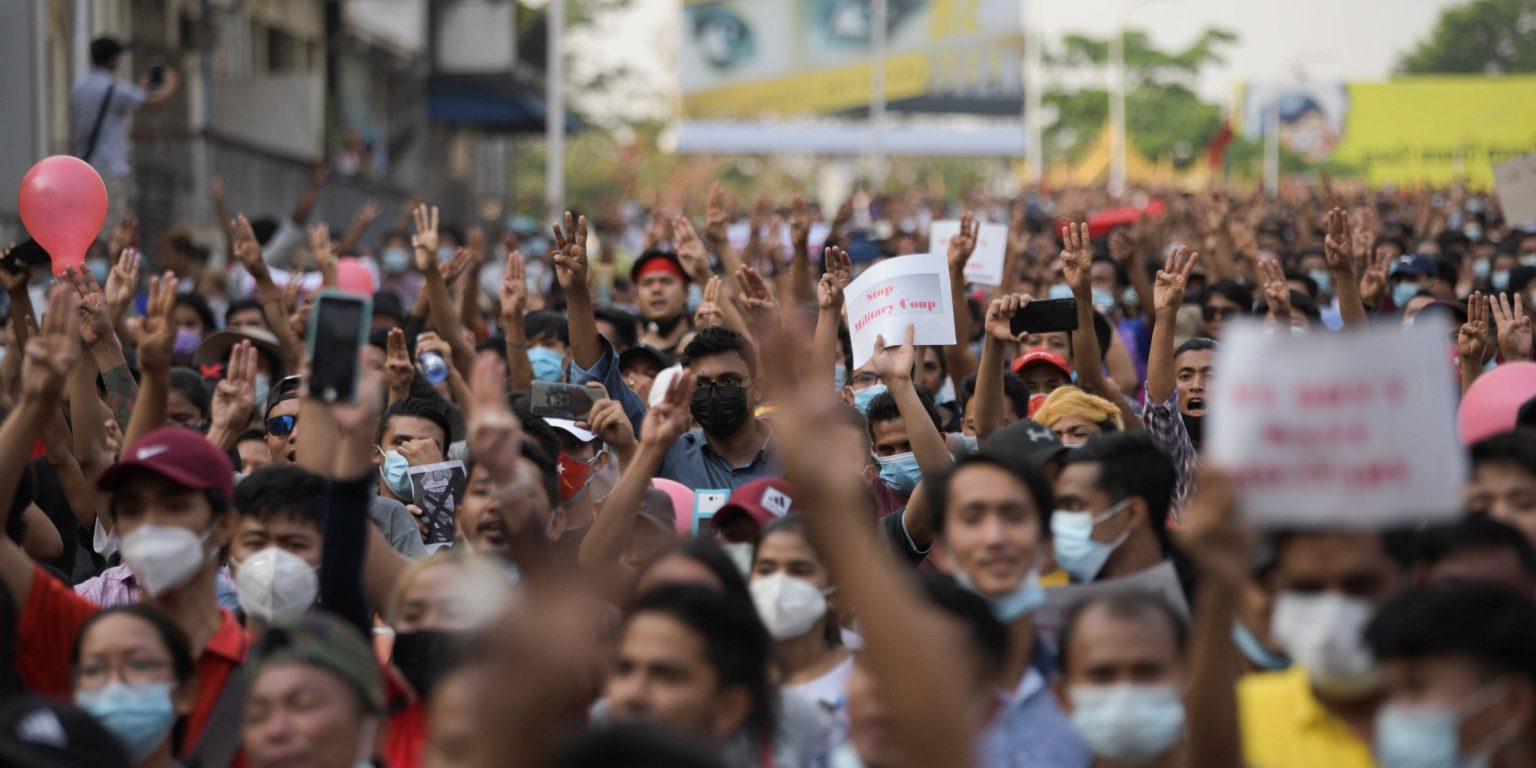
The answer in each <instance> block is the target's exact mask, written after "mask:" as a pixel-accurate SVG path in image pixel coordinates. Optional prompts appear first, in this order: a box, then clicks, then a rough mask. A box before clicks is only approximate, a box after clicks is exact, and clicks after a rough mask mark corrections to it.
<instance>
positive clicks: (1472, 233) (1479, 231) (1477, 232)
mask: <svg viewBox="0 0 1536 768" xmlns="http://www.w3.org/2000/svg"><path fill="white" fill-rule="evenodd" d="M1461 233H1462V234H1463V235H1466V236H1467V239H1468V240H1471V241H1473V242H1476V241H1478V240H1481V239H1483V228H1482V227H1480V226H1478V225H1476V224H1468V225H1466V226H1465V227H1462V228H1461Z"/></svg>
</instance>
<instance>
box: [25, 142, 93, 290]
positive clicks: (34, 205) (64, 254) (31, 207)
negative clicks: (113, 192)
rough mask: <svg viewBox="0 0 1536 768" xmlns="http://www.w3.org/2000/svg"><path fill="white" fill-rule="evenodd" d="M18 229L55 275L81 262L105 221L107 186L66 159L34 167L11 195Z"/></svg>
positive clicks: (79, 164)
mask: <svg viewBox="0 0 1536 768" xmlns="http://www.w3.org/2000/svg"><path fill="white" fill-rule="evenodd" d="M16 199H17V203H18V204H19V207H20V209H21V224H22V226H24V227H26V228H27V233H28V234H30V235H32V239H33V240H36V241H37V244H38V245H41V246H42V247H43V250H45V251H47V252H48V255H49V257H51V258H52V259H53V272H54V274H60V273H62V272H63V271H64V268H65V267H67V266H69V265H71V264H76V265H78V264H80V263H81V262H83V261H85V251H86V249H87V248H89V247H91V243H93V242H95V241H96V235H97V234H99V233H100V232H101V225H102V224H103V223H104V222H105V221H106V220H107V185H106V184H103V183H102V181H101V174H98V173H96V169H95V168H92V167H91V164H90V163H87V162H85V161H84V160H81V159H80V158H78V157H73V156H70V155H54V156H52V157H45V158H43V159H42V160H39V161H37V164H36V165H34V166H32V169H31V170H29V171H27V175H26V177H25V178H23V179H22V180H21V190H20V191H19V192H18V193H17V195H16Z"/></svg>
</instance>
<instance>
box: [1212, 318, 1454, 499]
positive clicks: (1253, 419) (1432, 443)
mask: <svg viewBox="0 0 1536 768" xmlns="http://www.w3.org/2000/svg"><path fill="white" fill-rule="evenodd" d="M1449 333H1450V327H1449V326H1447V325H1446V324H1445V323H1444V322H1443V321H1441V320H1438V319H1436V318H1425V317H1424V316H1420V317H1419V322H1417V323H1416V324H1415V325H1414V326H1413V327H1411V328H1404V329H1398V328H1396V327H1392V328H1378V329H1372V330H1369V331H1359V332H1346V333H1338V334H1323V335H1312V336H1282V335H1271V334H1269V333H1267V332H1266V331H1265V330H1264V328H1262V327H1261V326H1259V325H1258V324H1255V323H1244V324H1240V325H1229V326H1228V330H1225V331H1224V332H1223V333H1222V339H1221V350H1220V351H1219V352H1218V353H1217V356H1216V362H1215V367H1216V369H1217V370H1218V371H1220V375H1218V376H1216V377H1215V379H1214V382H1213V385H1212V387H1211V393H1210V400H1209V406H1208V408H1209V413H1210V416H1209V418H1210V420H1211V424H1210V426H1209V427H1208V430H1209V431H1208V432H1207V435H1208V440H1209V444H1208V445H1207V449H1208V453H1207V455H1206V459H1207V460H1208V461H1210V462H1211V464H1212V465H1214V466H1218V467H1221V468H1222V469H1224V470H1227V471H1229V472H1231V473H1233V475H1234V477H1235V479H1236V481H1237V483H1238V487H1239V489H1240V491H1241V496H1242V500H1241V503H1242V508H1243V511H1244V513H1245V514H1246V515H1247V516H1248V517H1249V519H1250V520H1252V521H1254V522H1255V523H1258V524H1260V525H1266V526H1271V527H1296V526H1308V527H1330V528H1379V527H1384V526H1393V525H1418V524H1421V523H1425V522H1430V521H1435V520H1449V519H1454V518H1456V517H1457V516H1459V515H1460V514H1461V503H1460V498H1459V495H1460V492H1461V486H1462V482H1463V480H1464V478H1465V476H1466V456H1465V453H1464V452H1463V451H1462V450H1461V446H1460V444H1459V443H1458V441H1457V439H1456V424H1455V420H1454V418H1453V415H1452V411H1453V410H1454V408H1453V406H1454V404H1455V402H1456V392H1455V384H1456V377H1455V372H1454V369H1452V368H1451V367H1450V366H1448V365H1446V362H1445V355H1446V344H1447V343H1448V342H1447V337H1448V335H1449Z"/></svg>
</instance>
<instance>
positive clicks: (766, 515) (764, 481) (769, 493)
mask: <svg viewBox="0 0 1536 768" xmlns="http://www.w3.org/2000/svg"><path fill="white" fill-rule="evenodd" d="M794 497H795V489H794V487H793V486H791V485H790V484H789V483H786V482H784V481H783V480H780V479H779V478H777V477H764V478H761V479H759V480H753V481H752V482H750V483H747V484H746V485H743V486H742V487H740V488H737V489H736V492H735V493H732V494H731V498H730V499H728V500H727V501H726V502H725V506H723V507H721V508H720V511H719V512H716V513H715V517H714V523H715V526H716V527H719V526H720V525H722V524H724V523H725V521H726V520H728V519H730V517H731V516H732V515H734V514H736V513H738V512H744V513H746V514H747V516H749V517H751V518H752V522H754V523H757V527H759V528H762V527H763V526H765V525H767V524H769V523H771V522H773V521H774V520H777V519H779V518H781V517H783V516H785V515H787V514H789V513H790V512H792V511H794V509H795V498H794Z"/></svg>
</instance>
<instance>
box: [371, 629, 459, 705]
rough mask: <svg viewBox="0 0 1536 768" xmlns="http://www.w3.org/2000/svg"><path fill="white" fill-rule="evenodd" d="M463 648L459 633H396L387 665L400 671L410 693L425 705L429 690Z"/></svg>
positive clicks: (413, 631) (438, 630)
mask: <svg viewBox="0 0 1536 768" xmlns="http://www.w3.org/2000/svg"><path fill="white" fill-rule="evenodd" d="M463 644H464V639H463V637H462V635H461V633H459V632H447V631H444V630H441V629H417V630H412V631H410V632H396V633H395V645H394V650H392V651H390V654H389V663H390V664H393V665H395V668H396V669H398V670H400V674H401V676H403V677H404V678H405V681H406V682H407V683H410V684H411V690H413V691H415V692H416V695H417V696H418V697H420V698H421V700H422V701H426V700H428V699H429V698H430V697H431V696H432V687H433V686H435V685H436V684H437V680H438V678H439V677H441V676H442V673H443V670H444V668H446V667H447V666H448V662H449V661H450V660H451V659H452V658H453V656H454V654H455V653H457V652H458V651H459V649H460V647H461V646H462V645H463Z"/></svg>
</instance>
